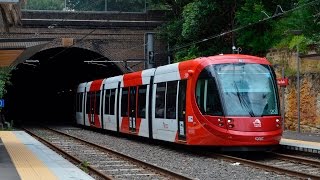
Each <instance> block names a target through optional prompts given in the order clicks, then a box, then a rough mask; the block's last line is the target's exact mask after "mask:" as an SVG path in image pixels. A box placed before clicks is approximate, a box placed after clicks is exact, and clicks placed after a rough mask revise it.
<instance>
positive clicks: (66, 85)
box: [5, 47, 123, 124]
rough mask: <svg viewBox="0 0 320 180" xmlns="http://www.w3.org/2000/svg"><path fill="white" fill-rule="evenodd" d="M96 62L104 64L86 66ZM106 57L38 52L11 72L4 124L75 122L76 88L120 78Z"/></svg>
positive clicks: (79, 52) (78, 52)
mask: <svg viewBox="0 0 320 180" xmlns="http://www.w3.org/2000/svg"><path fill="white" fill-rule="evenodd" d="M95 59H99V60H102V61H104V63H103V64H102V63H87V62H86V61H90V60H95ZM106 61H108V58H107V57H104V56H103V55H101V54H99V53H97V52H93V51H91V50H87V49H83V48H77V47H72V48H62V47H56V48H51V49H45V50H42V51H40V52H37V53H36V54H34V55H33V56H31V57H30V58H28V59H26V60H24V61H23V62H21V63H19V64H17V65H16V66H15V68H14V69H13V70H12V77H11V84H10V85H8V88H7V90H8V92H7V94H6V96H5V99H6V109H5V112H6V117H7V120H10V121H11V120H13V121H14V123H16V124H17V123H18V124H30V123H33V124H40V123H45V122H46V123H59V122H61V123H62V122H72V121H74V117H73V115H74V103H73V102H74V97H75V88H76V86H77V85H78V84H79V83H81V82H86V81H91V80H94V79H102V78H107V77H111V76H116V75H120V74H123V71H122V70H121V68H119V67H118V66H117V65H115V64H114V63H112V62H106Z"/></svg>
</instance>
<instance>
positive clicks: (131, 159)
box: [46, 127, 193, 180]
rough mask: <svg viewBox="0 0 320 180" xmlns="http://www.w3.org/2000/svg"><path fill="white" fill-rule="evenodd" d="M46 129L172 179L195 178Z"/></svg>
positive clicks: (187, 179)
mask: <svg viewBox="0 0 320 180" xmlns="http://www.w3.org/2000/svg"><path fill="white" fill-rule="evenodd" d="M46 128H47V129H49V130H51V131H53V132H56V133H59V134H61V135H64V136H68V137H70V138H73V139H76V140H79V141H81V142H83V143H86V144H89V145H91V146H94V147H97V148H99V149H101V150H103V151H106V152H110V153H113V154H116V155H118V156H120V157H122V158H125V159H129V160H130V161H133V162H135V163H138V164H142V165H144V166H146V167H148V168H151V169H154V170H156V171H158V172H161V173H162V174H165V175H167V176H171V177H172V178H174V179H183V180H192V179H193V178H190V177H187V176H185V175H182V174H180V173H177V172H173V171H170V170H168V169H165V168H161V167H158V166H155V165H153V164H150V163H147V162H144V161H141V160H139V159H135V158H133V157H130V156H127V155H125V154H122V153H119V152H117V151H114V150H112V149H109V148H107V147H104V146H101V145H99V144H95V143H92V142H89V141H86V140H84V139H81V138H78V137H75V136H72V135H69V134H66V133H64V132H61V131H58V130H55V129H52V128H48V127H46Z"/></svg>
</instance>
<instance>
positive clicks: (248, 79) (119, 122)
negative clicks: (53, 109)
mask: <svg viewBox="0 0 320 180" xmlns="http://www.w3.org/2000/svg"><path fill="white" fill-rule="evenodd" d="M76 109H77V112H76V118H77V121H76V122H77V124H79V125H84V126H90V127H95V128H102V129H107V130H111V131H117V132H120V133H126V134H131V135H136V136H143V137H147V138H151V139H157V140H163V141H168V142H174V143H180V144H186V145H199V146H216V147H218V146H219V147H220V146H221V147H232V146H234V147H243V146H244V147H253V146H259V147H262V146H272V145H278V144H279V141H280V139H281V136H282V125H281V123H282V120H281V117H280V111H279V97H278V90H277V83H276V77H275V73H274V71H273V69H272V66H271V64H270V62H269V61H268V60H267V59H265V58H260V57H255V56H249V55H239V54H232V55H231V54H230V55H217V56H210V57H201V58H197V59H193V60H189V61H184V62H179V63H175V64H170V65H165V66H160V67H157V68H153V69H147V70H143V71H139V72H134V73H129V74H124V75H120V76H116V77H110V78H107V79H100V80H94V81H91V82H86V83H82V84H80V85H79V86H78V90H77V108H76Z"/></svg>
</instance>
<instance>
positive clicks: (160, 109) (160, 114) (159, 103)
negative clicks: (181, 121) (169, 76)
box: [155, 82, 166, 118]
mask: <svg viewBox="0 0 320 180" xmlns="http://www.w3.org/2000/svg"><path fill="white" fill-rule="evenodd" d="M165 93H166V83H165V82H163V83H158V84H157V90H156V107H155V111H156V116H155V117H156V118H164V112H165V111H164V108H165V97H166V96H165Z"/></svg>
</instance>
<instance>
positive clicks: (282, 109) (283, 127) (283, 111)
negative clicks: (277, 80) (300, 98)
mask: <svg viewBox="0 0 320 180" xmlns="http://www.w3.org/2000/svg"><path fill="white" fill-rule="evenodd" d="M282 79H284V65H282ZM281 94H282V107H281V111H282V113H281V116H282V129H283V130H285V125H284V117H285V116H284V113H285V108H284V87H281Z"/></svg>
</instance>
